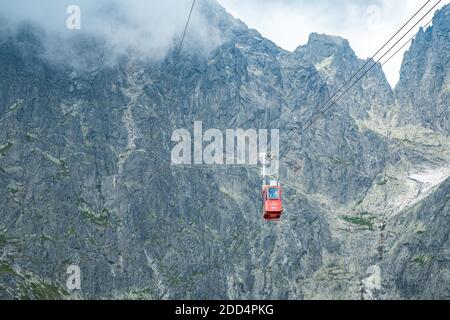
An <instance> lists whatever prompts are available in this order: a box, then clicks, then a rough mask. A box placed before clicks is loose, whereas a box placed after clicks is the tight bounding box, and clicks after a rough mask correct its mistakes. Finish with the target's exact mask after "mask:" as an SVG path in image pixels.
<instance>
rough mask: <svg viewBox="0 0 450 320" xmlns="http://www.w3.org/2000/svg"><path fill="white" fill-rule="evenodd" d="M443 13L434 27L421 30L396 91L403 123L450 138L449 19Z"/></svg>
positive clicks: (403, 67)
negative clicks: (449, 135) (427, 129)
mask: <svg viewBox="0 0 450 320" xmlns="http://www.w3.org/2000/svg"><path fill="white" fill-rule="evenodd" d="M449 14H450V13H449V11H448V9H447V10H445V11H444V12H441V13H440V14H439V15H442V17H438V18H437V19H435V20H434V22H433V26H431V27H428V28H427V29H426V30H421V31H420V32H419V34H418V35H417V36H416V38H415V40H414V43H413V45H412V47H411V49H410V50H408V52H407V53H406V55H405V57H404V60H403V64H402V69H401V73H400V74H401V77H400V81H399V83H398V85H397V88H396V90H395V95H396V98H397V100H398V105H399V106H401V108H400V109H399V123H400V124H402V125H405V124H413V125H420V126H422V127H425V128H429V129H432V130H435V131H438V132H441V133H443V134H445V135H447V136H448V134H449V123H450V121H449V112H450V103H449V100H450V99H449V96H450V75H449V65H450V58H449V54H448V52H449V49H450V48H449V45H450V44H449V42H448V38H449V32H450V27H449V25H448V23H447V22H448V19H449Z"/></svg>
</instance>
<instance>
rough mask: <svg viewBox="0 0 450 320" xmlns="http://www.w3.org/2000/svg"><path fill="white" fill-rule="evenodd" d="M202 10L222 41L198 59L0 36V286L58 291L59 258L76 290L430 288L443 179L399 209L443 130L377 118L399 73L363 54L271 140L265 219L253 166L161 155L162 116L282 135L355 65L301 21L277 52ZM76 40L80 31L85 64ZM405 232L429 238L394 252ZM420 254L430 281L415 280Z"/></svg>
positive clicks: (293, 292)
mask: <svg viewBox="0 0 450 320" xmlns="http://www.w3.org/2000/svg"><path fill="white" fill-rule="evenodd" d="M202 10H205V12H206V14H209V15H211V17H212V19H211V21H212V22H211V23H213V24H216V25H217V26H218V27H219V28H220V29H221V30H222V32H223V39H224V41H223V43H222V44H221V45H220V47H219V48H217V49H216V50H215V51H214V52H212V53H211V55H209V56H207V57H203V56H199V55H194V54H190V52H189V51H185V52H183V53H182V59H179V58H177V57H176V56H174V55H171V56H169V57H168V58H167V59H166V60H164V61H162V62H160V63H146V62H145V61H141V60H139V59H137V58H133V57H130V58H128V59H124V60H123V61H120V63H118V65H116V66H102V67H99V68H97V69H94V70H87V71H83V70H81V71H80V70H77V69H74V68H73V67H71V66H66V65H59V64H54V63H51V62H49V61H47V60H45V59H43V58H42V57H41V55H40V54H39V53H40V52H41V51H42V46H41V45H40V41H39V35H36V34H35V33H34V32H33V30H30V29H26V28H24V29H23V30H21V31H20V32H18V33H17V34H16V35H7V36H4V37H2V40H1V41H0V58H1V60H0V61H1V62H0V114H1V115H2V119H1V126H2V130H1V133H0V145H1V147H0V150H1V158H0V168H1V169H0V179H1V181H2V183H1V187H0V198H1V199H2V203H3V204H4V208H5V210H4V211H3V214H2V217H3V219H2V222H1V224H0V226H1V227H2V228H1V229H3V230H4V231H2V232H1V234H0V240H1V241H0V249H1V271H0V277H1V281H0V286H1V287H0V288H2V289H3V290H1V291H0V292H1V296H2V297H6V298H12V297H31V298H42V297H49V296H50V297H51V296H56V297H59V296H62V297H70V295H69V293H67V292H66V290H65V289H64V284H65V279H66V278H65V277H66V274H65V268H66V267H67V265H68V264H71V263H76V264H79V265H80V267H81V269H82V271H83V291H82V292H81V293H78V294H79V295H81V296H82V297H84V298H94V297H107V298H112V297H118V298H123V297H132V298H154V299H157V298H205V299H206V298H210V299H211V298H225V299H229V298H231V299H233V298H305V299H308V298H352V299H359V298H395V297H399V298H410V297H416V298H427V297H430V296H433V297H441V298H445V297H448V287H449V285H448V283H449V280H448V278H446V274H447V272H448V271H447V270H448V268H447V267H446V261H448V258H446V256H445V252H446V251H445V248H447V247H448V244H447V243H446V240H445V232H446V231H447V228H448V227H447V226H448V203H447V202H445V199H446V198H445V197H444V196H443V195H445V194H446V193H447V194H448V183H443V184H442V185H441V186H440V187H439V189H438V190H436V189H434V188H433V187H432V188H431V189H430V188H429V189H428V190H427V191H426V192H425V191H424V190H425V186H420V187H417V188H420V189H418V190H420V191H419V193H422V192H423V193H424V195H425V196H426V197H425V198H423V200H422V201H424V204H422V202H420V203H419V204H417V205H416V207H413V209H411V206H412V205H413V203H412V201H413V200H414V199H416V198H417V192H416V189H415V188H416V186H415V185H414V186H412V187H411V190H409V189H408V188H409V184H408V183H409V182H410V180H411V179H409V176H412V173H411V172H410V171H411V170H419V169H423V168H432V169H436V168H445V165H448V162H449V161H448V159H449V148H448V146H449V143H448V140H446V139H445V137H442V136H441V135H440V134H439V133H436V132H435V131H427V130H425V129H421V128H420V127H417V126H416V127H413V128H409V127H407V128H408V131H407V130H406V129H405V128H403V127H402V125H403V124H402V123H400V125H399V124H398V123H396V122H395V120H396V118H397V116H396V114H395V113H396V112H397V111H396V110H397V108H396V106H398V105H397V103H398V101H401V99H400V98H396V97H398V96H400V94H399V93H397V92H400V91H401V90H402V89H401V88H402V87H401V86H400V85H399V86H398V88H397V89H396V91H397V92H396V93H394V92H392V90H391V89H390V87H389V85H388V84H387V82H386V80H385V78H384V75H383V73H382V70H381V68H377V70H376V71H375V72H373V73H371V74H370V75H369V76H368V78H367V79H365V80H364V81H363V82H362V83H361V84H359V85H358V86H356V88H355V90H354V91H352V92H353V93H352V95H350V96H346V97H345V99H342V101H340V102H339V103H338V105H337V107H336V108H335V109H334V110H333V111H332V112H331V113H330V114H329V115H328V116H327V117H325V119H323V120H321V121H319V122H318V123H317V125H315V126H314V127H312V128H311V130H309V131H308V132H306V133H305V135H303V136H302V137H299V138H298V140H297V141H296V143H295V144H294V145H293V146H292V147H291V148H290V149H289V151H288V153H287V155H286V158H285V159H284V160H283V161H282V168H281V177H282V179H283V182H285V183H286V186H285V203H286V215H285V217H284V219H283V221H282V223H280V224H277V225H268V224H266V223H264V222H263V221H261V214H260V208H259V206H260V204H259V197H260V195H259V188H260V183H261V182H260V177H259V176H258V172H257V170H254V169H252V168H226V169H223V170H222V169H216V170H210V169H208V170H202V169H199V170H186V169H183V168H176V167H172V166H170V165H169V164H168V163H167V160H168V159H170V157H169V153H170V148H171V143H170V134H171V130H172V129H174V128H180V127H181V128H191V127H192V122H193V121H194V120H202V121H203V122H204V126H205V127H214V128H221V129H224V128H232V127H243V128H255V127H256V128H266V127H267V126H268V125H270V126H271V127H274V128H281V129H282V130H281V134H282V137H281V141H283V139H284V138H285V137H286V136H287V134H288V133H289V131H288V130H289V129H291V128H296V127H297V126H298V123H301V121H302V120H303V119H305V118H306V117H307V116H308V115H310V114H312V112H314V110H315V109H316V108H317V106H320V105H321V104H323V103H324V102H325V101H326V99H327V98H328V97H329V96H330V95H331V94H332V92H333V91H334V89H335V88H336V87H338V86H339V85H340V84H341V83H342V81H343V79H346V78H348V76H349V75H350V74H351V72H352V71H356V70H357V68H358V67H359V65H360V64H361V63H363V61H361V60H359V59H358V58H357V57H356V56H355V55H354V53H353V52H352V50H351V48H350V46H349V44H348V43H346V42H345V40H343V39H340V38H336V37H330V36H324V35H312V36H311V39H310V42H309V43H308V44H307V45H305V46H303V47H300V48H299V49H297V50H296V52H294V53H292V54H290V53H288V52H286V51H284V50H281V49H279V48H278V47H276V46H275V45H274V44H273V43H272V42H270V41H268V40H266V39H264V38H262V37H261V36H260V35H259V34H258V33H257V32H256V31H254V30H249V29H247V28H246V27H245V25H243V24H242V23H239V22H237V21H236V20H234V19H232V18H231V17H230V16H228V15H227V14H226V12H225V11H224V10H223V9H222V8H220V7H218V6H217V5H216V4H215V3H213V2H205V3H204V4H203V6H202ZM447 11H448V9H447ZM439 19H440V20H439V21H437V23H436V24H435V25H436V26H438V27H439V26H445V25H446V24H445V23H444V22H445V21H447V20H448V15H447V14H444V15H441V16H440V17H439ZM442 19H443V21H444V22H442ZM447 25H448V24H447ZM444 40H447V43H448V37H447V39H445V37H444ZM440 41H442V39H441V40H440ZM92 48H95V49H97V48H96V46H95V44H94V46H93V47H89V48H86V45H85V44H83V45H82V46H80V54H81V55H83V54H84V55H86V59H87V60H88V62H89V60H92V61H91V62H94V61H97V57H95V56H94V57H93V56H91V53H90V50H91V49H92ZM100 49H101V48H100ZM92 50H94V49H92ZM411 50H414V46H413V47H412V49H411ZM95 51H96V50H95ZM99 52H101V50H99ZM92 65H95V63H92ZM404 69H405V68H404ZM444 70H445V69H444ZM406 72H407V71H404V70H402V74H403V73H406ZM447 76H448V71H447ZM445 101H446V100H444V103H445ZM398 107H400V106H398ZM444 107H445V106H444ZM380 123H381V124H380ZM284 128H286V129H284ZM433 172H434V171H433ZM444 173H445V172H444ZM444 176H445V174H444ZM447 176H448V173H447ZM416 178H417V177H416ZM411 181H412V180H411ZM423 184H424V185H425V184H426V183H423ZM431 184H432V185H433V184H435V182H432V183H431ZM414 192H416V193H414ZM430 193H431V195H429V194H430ZM410 194H411V199H410V198H409V196H410ZM427 195H428V196H427ZM398 199H401V200H402V201H406V206H403V204H401V205H399V204H398V203H397V202H398V201H400V200H398ZM391 200H392V201H391ZM390 201H391V202H392V204H391V203H390ZM425 201H426V202H425ZM441 201H443V203H442V204H440V202H441ZM428 202H430V204H428ZM409 203H411V206H408V204H409ZM402 206H403V207H402ZM436 206H437V208H438V209H437V210H430V208H435V207H436ZM405 208H406V209H405ZM411 210H415V213H414V214H410V211H411ZM428 212H429V214H430V215H431V217H428V216H426V215H425V214H426V213H428ZM416 216H417V217H416ZM422 220H423V221H422ZM429 220H431V221H432V222H430V221H429ZM421 221H422V222H421ZM419 222H421V223H422V224H423V225H421V228H420V230H419V231H420V232H416V231H414V232H407V233H405V234H404V235H403V236H402V237H399V236H398V235H396V234H398V233H401V234H402V233H404V231H405V230H409V229H410V228H412V227H410V226H414V225H415V224H416V223H419ZM436 228H437V229H439V230H440V231H439V232H435V230H436ZM429 230H433V232H429ZM441 234H442V235H441ZM434 235H439V236H436V238H434ZM408 237H412V238H413V239H417V238H418V239H419V240H421V239H429V240H427V241H429V243H430V245H425V246H422V245H417V246H414V248H411V249H410V251H409V252H410V253H406V254H405V253H403V252H402V253H401V254H398V252H399V250H400V249H399V248H402V245H403V243H406V244H408V243H411V242H412V243H414V241H411V240H409V239H408ZM381 239H386V240H383V241H381ZM419 240H415V241H418V242H420V241H419ZM380 242H381V243H380ZM435 242H437V243H440V246H441V248H443V249H442V250H436V249H435V248H434V244H433V243H435ZM391 243H394V245H392V246H391ZM426 243H428V242H426ZM420 257H425V258H424V259H420ZM398 259H401V261H398ZM419 260H420V261H419ZM421 262H423V263H421ZM417 264H419V269H420V270H419V271H417V269H414V268H415V266H416V265H417ZM374 266H376V267H374ZM416 267H417V266H416ZM377 268H378V269H377ZM403 268H406V269H408V268H413V269H412V270H413V271H414V275H416V276H417V277H412V278H411V277H408V276H407V275H406V274H405V272H404V271H403V270H405V269H403ZM428 268H437V271H436V272H437V273H438V274H439V275H440V276H439V277H440V278H439V279H440V280H441V281H439V285H434V286H432V285H430V286H429V287H427V288H428V289H427V290H422V288H423V286H424V283H425V281H424V279H426V276H427V275H426V273H425V271H423V270H427V269H428ZM377 270H380V275H381V276H380V278H381V279H377ZM368 278H369V279H374V280H375V281H374V282H375V285H371V282H370V281H367V279H368ZM377 282H380V286H378V284H377ZM417 288H420V290H419V289H417ZM422 292H423V293H422Z"/></svg>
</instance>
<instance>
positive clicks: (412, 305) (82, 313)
mask: <svg viewBox="0 0 450 320" xmlns="http://www.w3.org/2000/svg"><path fill="white" fill-rule="evenodd" d="M449 305H450V303H449V301H263V300H258V301H251V300H250V301H243V300H240V301H123V300H121V301H93V300H90V301H0V308H1V310H2V311H3V312H7V310H6V309H8V308H11V312H13V314H14V315H15V316H18V315H20V313H22V312H24V313H27V314H29V313H30V312H33V313H32V314H33V315H34V316H39V315H43V316H45V317H46V318H49V317H50V318H52V317H53V316H54V317H55V318H56V319H62V318H64V317H65V316H67V315H70V317H71V318H76V319H82V320H84V319H85V318H86V316H89V317H92V316H94V315H95V316H96V315H97V314H98V316H100V317H101V318H102V319H104V318H105V317H109V316H111V317H112V318H113V319H114V318H118V317H119V318H120V319H124V320H131V319H134V318H139V319H143V320H147V319H148V320H152V319H158V320H164V319H167V320H171V319H179V320H189V319H237V320H240V319H308V320H309V319H315V318H317V317H321V316H329V315H331V316H332V317H333V318H335V317H337V316H345V317H346V318H353V317H354V318H355V319H356V318H357V319H359V320H360V319H361V315H363V314H364V315H370V317H376V318H380V317H381V318H384V317H385V316H386V315H387V314H389V313H390V312H391V311H390V310H389V309H397V308H399V309H400V312H401V314H402V315H403V318H404V317H406V315H411V317H413V316H415V317H418V316H419V315H420V314H421V313H423V315H424V316H427V318H429V317H430V314H432V313H435V312H436V313H439V312H441V311H446V310H448V307H449ZM440 308H442V309H443V310H439V309H440ZM312 315H313V317H311V316H312Z"/></svg>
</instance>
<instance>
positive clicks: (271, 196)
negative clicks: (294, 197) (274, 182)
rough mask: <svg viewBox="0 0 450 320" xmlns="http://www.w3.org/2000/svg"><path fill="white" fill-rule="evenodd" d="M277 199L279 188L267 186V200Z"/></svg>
mask: <svg viewBox="0 0 450 320" xmlns="http://www.w3.org/2000/svg"><path fill="white" fill-rule="evenodd" d="M277 199H280V189H278V188H269V200H277Z"/></svg>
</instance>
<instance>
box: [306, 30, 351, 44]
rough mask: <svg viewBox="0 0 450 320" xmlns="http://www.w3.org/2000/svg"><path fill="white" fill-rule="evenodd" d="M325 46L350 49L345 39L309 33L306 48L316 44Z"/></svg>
mask: <svg viewBox="0 0 450 320" xmlns="http://www.w3.org/2000/svg"><path fill="white" fill-rule="evenodd" d="M318 43H319V44H326V45H329V46H334V47H339V48H342V47H348V48H350V44H349V42H348V40H347V39H344V38H342V37H339V36H332V35H327V34H323V33H322V34H319V33H315V32H313V33H311V34H310V35H309V40H308V43H307V46H311V45H316V44H318Z"/></svg>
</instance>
